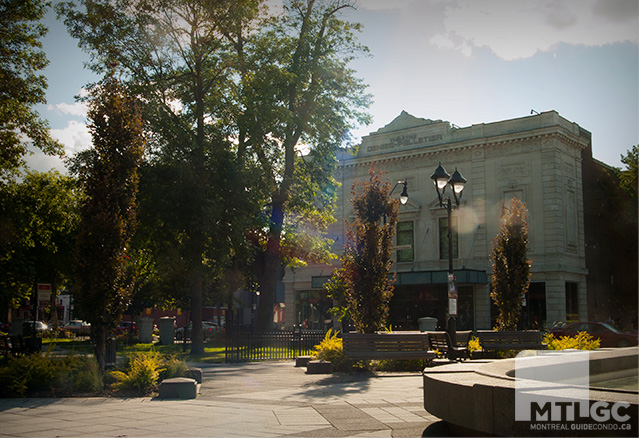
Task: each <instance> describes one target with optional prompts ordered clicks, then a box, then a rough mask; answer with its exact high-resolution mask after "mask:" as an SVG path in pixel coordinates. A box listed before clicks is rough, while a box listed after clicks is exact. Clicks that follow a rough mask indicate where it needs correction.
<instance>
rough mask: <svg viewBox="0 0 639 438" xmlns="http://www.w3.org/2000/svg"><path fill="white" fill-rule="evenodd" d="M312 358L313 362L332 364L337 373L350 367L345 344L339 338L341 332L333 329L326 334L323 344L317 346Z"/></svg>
mask: <svg viewBox="0 0 639 438" xmlns="http://www.w3.org/2000/svg"><path fill="white" fill-rule="evenodd" d="M311 357H312V359H313V360H324V361H327V362H330V363H332V364H333V369H334V370H335V371H344V370H346V368H348V366H349V365H350V361H349V360H348V359H347V358H346V355H345V354H344V343H343V341H342V338H340V337H339V332H338V331H333V330H331V329H329V330H328V332H326V336H325V337H324V339H323V340H322V342H320V343H319V345H316V346H315V352H314V353H313V355H312V356H311Z"/></svg>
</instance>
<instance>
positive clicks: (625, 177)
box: [617, 145, 639, 207]
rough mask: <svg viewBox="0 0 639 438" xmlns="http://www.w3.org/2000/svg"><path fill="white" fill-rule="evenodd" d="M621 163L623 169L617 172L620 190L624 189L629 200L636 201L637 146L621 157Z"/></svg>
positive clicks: (638, 163) (638, 152) (638, 161)
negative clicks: (624, 166)
mask: <svg viewBox="0 0 639 438" xmlns="http://www.w3.org/2000/svg"><path fill="white" fill-rule="evenodd" d="M621 162H622V163H623V164H625V165H626V168H625V169H622V170H620V171H618V172H617V175H618V176H619V182H620V185H621V188H622V189H624V190H625V191H626V192H627V193H628V194H629V195H630V197H631V198H633V199H635V200H636V199H637V193H638V191H637V167H638V166H639V146H637V145H634V146H633V147H632V149H630V150H629V151H628V153H627V154H626V155H622V156H621ZM635 207H636V206H635Z"/></svg>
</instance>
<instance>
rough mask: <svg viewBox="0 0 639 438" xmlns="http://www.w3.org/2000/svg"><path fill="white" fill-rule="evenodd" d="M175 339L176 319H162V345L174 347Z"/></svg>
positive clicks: (169, 317)
mask: <svg viewBox="0 0 639 438" xmlns="http://www.w3.org/2000/svg"><path fill="white" fill-rule="evenodd" d="M174 339H175V318H173V317H171V316H163V317H162V318H160V344H161V345H172V344H173V341H174Z"/></svg>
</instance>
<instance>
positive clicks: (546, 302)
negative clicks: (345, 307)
mask: <svg viewBox="0 0 639 438" xmlns="http://www.w3.org/2000/svg"><path fill="white" fill-rule="evenodd" d="M588 151H591V135H590V132H588V131H586V130H584V129H583V128H581V127H580V126H579V125H577V124H576V123H573V122H570V121H568V120H566V119H565V118H563V117H561V116H560V115H559V114H558V113H557V112H555V111H549V112H544V113H541V114H539V115H533V116H529V117H523V118H518V119H512V120H505V121H500V122H495V123H482V124H476V125H472V126H469V127H463V128H459V127H457V126H455V125H453V124H451V123H449V122H446V121H442V120H428V119H422V118H417V117H414V116H412V115H410V114H408V113H406V112H402V114H400V115H399V116H398V117H397V118H396V119H395V120H393V121H392V122H391V123H390V124H388V125H386V126H384V127H383V128H381V129H379V130H377V131H376V132H373V133H371V134H370V135H368V136H366V137H364V138H363V139H362V144H361V145H360V147H359V150H358V153H357V155H356V156H352V155H349V156H344V157H341V159H340V165H339V168H338V171H337V174H336V178H337V179H338V181H339V182H340V183H341V187H340V188H339V191H340V192H339V200H338V206H337V209H336V218H337V222H336V223H335V224H334V225H333V226H332V227H330V229H329V231H328V237H329V238H331V239H333V240H335V247H334V249H335V252H336V253H338V254H339V253H340V252H341V251H340V250H341V247H342V245H343V244H344V242H345V239H346V230H347V224H346V221H351V220H352V219H353V209H352V206H351V205H350V191H351V187H352V185H353V183H354V181H355V180H357V181H364V180H367V179H368V175H369V169H370V167H371V166H375V167H376V168H377V169H378V170H381V171H383V172H386V173H387V176H388V180H389V181H390V182H391V183H393V185H394V183H395V182H397V181H404V180H406V181H407V183H408V194H409V200H408V202H407V203H406V204H405V205H401V206H400V209H399V211H400V212H399V224H398V227H397V235H396V248H395V264H394V270H395V272H396V283H395V292H394V296H393V299H392V301H391V305H390V309H391V310H390V319H389V321H388V323H389V324H391V325H392V326H393V328H394V329H397V330H402V329H404V330H414V329H416V328H417V327H418V319H419V318H422V317H434V318H437V321H438V326H439V327H441V328H444V327H445V324H446V319H447V306H448V299H447V269H448V244H447V242H448V240H447V230H448V226H449V224H448V218H447V212H446V210H445V209H444V208H441V207H440V205H439V201H438V198H437V193H436V191H435V188H434V185H433V182H432V180H431V179H430V176H431V175H432V173H433V172H434V170H435V168H436V167H437V166H438V164H439V163H440V162H441V164H442V165H443V166H444V167H445V168H446V170H447V171H448V172H449V173H451V174H452V172H453V171H454V170H455V168H457V169H458V170H459V171H460V172H461V173H462V174H463V175H464V177H465V178H466V179H467V180H468V182H467V184H466V187H465V189H464V191H463V196H462V200H461V205H460V206H459V207H458V208H456V209H455V210H454V211H453V216H452V220H451V224H450V225H452V230H453V266H454V273H455V275H456V279H457V285H458V293H459V300H458V318H457V328H458V330H464V329H475V330H476V329H489V328H491V327H493V326H494V325H495V317H496V310H495V309H494V308H492V304H491V299H490V275H491V270H492V268H491V263H490V260H489V254H490V250H491V245H492V241H493V239H494V237H495V236H496V235H497V232H498V226H499V222H500V218H501V216H502V213H503V211H504V209H505V208H507V207H508V205H509V203H510V202H511V200H512V199H513V197H514V196H518V197H519V198H521V200H522V201H523V202H525V204H526V207H527V209H528V223H529V240H530V245H529V249H528V257H529V258H532V259H533V263H532V283H531V287H530V290H529V293H528V296H527V298H526V302H525V307H524V309H523V310H522V317H521V321H520V325H521V327H522V328H545V327H548V328H550V327H551V326H552V325H553V324H554V323H556V322H562V321H569V320H578V319H585V318H586V317H587V314H588V308H587V304H588V300H587V288H586V279H587V275H588V270H587V268H586V266H587V263H586V248H585V237H584V193H583V178H582V156H583V155H584V152H588ZM590 156H591V154H590ZM394 195H398V192H395V193H394ZM333 269H334V265H333V266H329V265H312V266H308V267H305V268H297V269H296V270H295V271H288V272H287V274H286V276H285V278H284V285H285V293H286V325H288V326H291V325H293V324H303V325H305V326H307V327H309V328H326V327H327V326H331V324H333V323H334V322H335V321H332V319H331V317H330V316H329V315H328V313H327V309H328V308H330V307H331V305H332V303H331V302H330V300H328V299H327V298H326V295H325V293H324V291H323V288H322V286H323V284H324V283H325V282H326V280H328V278H329V277H330V274H331V272H332V270H333Z"/></svg>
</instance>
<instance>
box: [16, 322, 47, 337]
mask: <svg viewBox="0 0 639 438" xmlns="http://www.w3.org/2000/svg"><path fill="white" fill-rule="evenodd" d="M34 330H35V332H36V333H40V334H41V333H42V332H46V331H47V330H49V326H48V325H47V324H46V323H44V322H42V321H35V322H34V321H22V334H24V335H25V336H30V335H31V334H33V331H34Z"/></svg>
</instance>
